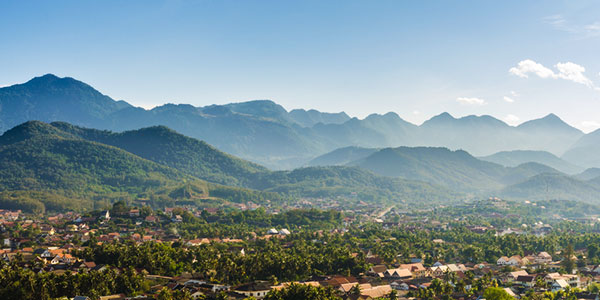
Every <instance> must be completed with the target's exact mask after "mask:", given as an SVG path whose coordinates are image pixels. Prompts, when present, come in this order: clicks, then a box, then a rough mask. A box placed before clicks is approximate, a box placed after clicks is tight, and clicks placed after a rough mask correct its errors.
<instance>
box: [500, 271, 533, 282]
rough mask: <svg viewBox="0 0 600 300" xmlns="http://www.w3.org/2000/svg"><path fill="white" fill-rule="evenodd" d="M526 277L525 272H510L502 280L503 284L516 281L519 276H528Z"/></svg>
mask: <svg viewBox="0 0 600 300" xmlns="http://www.w3.org/2000/svg"><path fill="white" fill-rule="evenodd" d="M528 275H529V274H528V273H527V271H525V270H519V271H515V272H510V273H508V274H506V276H504V277H503V278H502V279H503V281H504V282H513V281H515V280H517V278H518V277H519V276H528Z"/></svg>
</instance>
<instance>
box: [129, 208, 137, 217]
mask: <svg viewBox="0 0 600 300" xmlns="http://www.w3.org/2000/svg"><path fill="white" fill-rule="evenodd" d="M129 216H130V217H132V218H135V217H139V216H140V210H139V209H132V210H130V211H129Z"/></svg>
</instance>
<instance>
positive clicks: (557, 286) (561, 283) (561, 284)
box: [552, 279, 570, 292]
mask: <svg viewBox="0 0 600 300" xmlns="http://www.w3.org/2000/svg"><path fill="white" fill-rule="evenodd" d="M568 286H570V285H569V284H568V283H567V281H565V280H564V279H557V280H555V281H554V283H552V291H553V292H557V291H560V290H564V289H565V288H567V287H568Z"/></svg>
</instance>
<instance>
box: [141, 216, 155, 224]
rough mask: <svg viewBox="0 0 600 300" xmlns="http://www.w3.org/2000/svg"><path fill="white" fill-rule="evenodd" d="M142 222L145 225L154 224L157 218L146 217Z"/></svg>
mask: <svg viewBox="0 0 600 300" xmlns="http://www.w3.org/2000/svg"><path fill="white" fill-rule="evenodd" d="M144 221H145V222H146V223H156V222H158V217H157V216H147V217H146V218H145V219H144Z"/></svg>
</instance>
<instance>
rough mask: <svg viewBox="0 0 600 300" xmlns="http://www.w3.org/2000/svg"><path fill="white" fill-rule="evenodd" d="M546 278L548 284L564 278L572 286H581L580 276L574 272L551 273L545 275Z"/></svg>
mask: <svg viewBox="0 0 600 300" xmlns="http://www.w3.org/2000/svg"><path fill="white" fill-rule="evenodd" d="M544 280H545V281H546V282H547V283H548V284H553V283H554V282H556V281H557V280H564V281H565V282H566V283H567V284H568V285H569V286H571V287H574V288H575V287H580V286H581V282H580V281H579V276H577V275H573V274H559V273H549V274H548V275H546V276H545V277H544Z"/></svg>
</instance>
